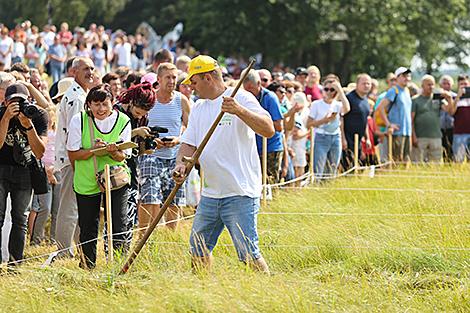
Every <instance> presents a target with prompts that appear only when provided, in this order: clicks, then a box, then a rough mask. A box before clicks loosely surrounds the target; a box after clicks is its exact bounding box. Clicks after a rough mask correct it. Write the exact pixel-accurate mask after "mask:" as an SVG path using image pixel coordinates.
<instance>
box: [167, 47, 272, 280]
mask: <svg viewBox="0 0 470 313" xmlns="http://www.w3.org/2000/svg"><path fill="white" fill-rule="evenodd" d="M183 84H190V85H191V87H192V88H193V89H194V90H195V91H196V93H197V94H198V96H199V97H200V100H198V102H197V103H196V105H195V106H194V108H193V110H192V111H191V114H190V115H189V122H188V128H187V129H186V131H185V132H184V133H183V135H182V137H181V142H182V144H181V147H180V150H179V152H178V156H177V158H176V166H175V170H174V171H175V176H174V177H175V178H174V179H175V180H176V181H177V182H182V181H183V179H184V176H185V175H186V174H187V173H185V170H186V165H185V162H184V161H183V157H191V156H192V155H193V153H194V152H195V151H196V148H197V147H198V146H199V145H200V144H201V142H202V140H203V138H204V136H205V135H206V133H207V131H208V130H209V128H210V126H211V125H212V123H213V121H214V120H215V119H216V117H217V115H218V114H219V113H220V111H223V112H225V115H224V117H223V118H222V120H221V121H220V122H219V124H218V126H217V128H216V129H215V132H214V134H213V135H212V137H211V138H210V140H209V142H208V143H207V146H206V147H205V149H204V151H203V152H202V154H201V157H200V158H199V163H200V165H201V168H202V170H203V172H204V183H203V189H202V197H201V201H200V203H199V206H198V209H197V212H196V216H195V218H194V222H193V226H192V230H191V237H190V245H191V254H192V265H193V268H194V267H196V268H198V267H200V266H203V267H210V265H211V263H212V250H213V249H214V247H215V245H216V243H217V239H218V237H219V235H220V233H221V232H222V230H223V229H224V227H227V229H228V230H229V232H230V235H231V237H232V240H233V243H234V245H235V249H236V250H237V254H238V258H239V260H240V261H242V262H245V263H247V264H249V265H250V266H252V267H253V268H254V269H256V270H259V271H263V272H266V273H269V268H268V265H267V264H266V262H265V260H264V259H263V257H262V256H261V253H260V250H259V247H258V232H257V214H258V211H259V206H260V200H259V199H260V195H261V165H260V162H259V158H258V153H257V150H256V140H255V134H259V135H261V136H265V137H271V136H273V135H274V126H273V122H272V120H271V118H270V116H269V113H268V112H267V111H265V110H264V109H263V108H262V107H261V106H260V104H259V102H258V101H257V100H256V98H255V97H254V96H253V95H252V94H250V93H249V92H247V91H245V90H239V91H238V93H237V95H236V96H235V97H234V98H232V97H230V95H231V93H232V91H233V88H226V87H225V85H224V81H223V79H222V72H221V70H220V67H219V65H218V64H217V61H215V60H214V59H213V58H211V57H209V56H204V55H201V56H198V57H196V58H194V59H193V60H191V62H190V65H189V73H188V77H187V78H186V79H185V80H184V81H183Z"/></svg>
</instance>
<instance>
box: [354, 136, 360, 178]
mask: <svg viewBox="0 0 470 313" xmlns="http://www.w3.org/2000/svg"><path fill="white" fill-rule="evenodd" d="M358 169H359V135H358V134H354V174H357V172H358Z"/></svg>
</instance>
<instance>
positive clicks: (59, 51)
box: [48, 44, 67, 66]
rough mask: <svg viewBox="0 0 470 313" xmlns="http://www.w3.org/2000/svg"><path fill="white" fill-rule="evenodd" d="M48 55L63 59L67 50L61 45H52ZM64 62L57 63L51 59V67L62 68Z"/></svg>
mask: <svg viewBox="0 0 470 313" xmlns="http://www.w3.org/2000/svg"><path fill="white" fill-rule="evenodd" d="M48 53H49V54H52V55H55V56H57V57H59V58H63V57H64V56H66V55H67V50H66V49H65V47H64V46H63V45H62V44H58V45H52V46H50V47H49V51H48ZM64 63H65V62H59V61H56V60H52V59H51V65H53V66H63V65H64Z"/></svg>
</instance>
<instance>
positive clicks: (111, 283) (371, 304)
mask: <svg viewBox="0 0 470 313" xmlns="http://www.w3.org/2000/svg"><path fill="white" fill-rule="evenodd" d="M364 174H367V172H365V173H364ZM410 176H416V177H410ZM469 186H470V166H468V165H462V166H457V165H454V166H453V167H450V166H434V167H412V168H410V169H409V170H407V171H405V170H404V168H401V169H399V171H394V172H377V173H376V176H375V177H374V178H369V177H368V176H367V175H364V176H359V177H346V178H342V179H338V180H335V181H332V182H329V183H328V184H325V185H322V186H321V187H319V189H308V188H306V189H302V190H300V191H299V190H293V189H290V190H287V191H275V194H274V198H275V201H273V202H270V203H269V205H268V206H267V207H265V208H264V207H263V208H262V214H260V215H259V219H258V221H259V233H260V245H261V248H262V252H263V254H264V257H265V258H266V260H267V261H268V263H269V265H270V267H271V271H272V273H273V275H271V276H265V275H262V274H259V273H255V272H252V271H251V270H249V269H248V268H247V267H245V266H244V265H242V264H240V263H239V262H238V261H237V260H236V253H235V251H234V249H233V246H231V241H230V238H229V236H228V234H227V233H226V232H224V233H223V236H222V237H221V239H220V241H219V245H218V246H217V248H216V249H215V251H214V256H215V261H216V263H215V266H214V269H213V271H212V272H211V273H202V274H198V275H194V274H192V273H191V270H190V263H189V254H188V244H187V242H188V234H189V230H190V226H191V221H188V222H185V223H183V224H182V225H181V228H180V230H179V231H178V232H176V233H172V232H171V231H168V230H166V229H158V230H157V231H156V232H155V233H154V235H153V237H152V239H151V241H150V243H149V244H148V245H147V246H146V247H145V248H144V250H143V251H142V253H141V255H139V257H138V259H137V260H136V262H135V264H134V266H133V267H132V268H131V270H130V272H129V273H128V274H127V275H125V276H117V275H116V274H115V273H116V272H117V271H118V270H119V266H118V265H117V264H116V265H115V266H111V267H107V266H106V264H105V261H104V257H103V252H102V249H100V250H99V256H100V260H99V265H98V267H97V269H96V270H94V271H93V272H87V271H84V270H81V269H79V268H78V266H77V263H78V262H77V260H68V261H58V262H56V263H54V264H53V266H52V267H49V268H46V269H39V268H38V267H39V266H40V264H41V261H43V260H33V261H30V262H28V263H26V264H24V265H22V266H21V267H20V270H19V273H17V274H14V275H13V274H12V275H8V274H4V275H2V276H0V286H2V292H1V293H0V303H1V305H0V311H5V312H17V311H23V312H26V311H27V312H37V311H41V312H49V311H54V312H87V313H91V312H104V311H107V312H286V311H293V312H314V311H324V312H331V311H339V312H359V311H361V312H363V311H372V312H404V311H406V312H436V311H445V312H452V311H453V312H469V311H470V292H469V282H470V209H469V207H470V192H456V191H449V190H464V191H470V188H469ZM347 188H351V189H353V188H371V189H378V188H389V189H400V190H401V191H379V190H346V189H347ZM264 213H271V214H264ZM273 213H282V214H273ZM284 213H298V214H292V215H288V214H284ZM47 251H51V248H50V247H41V248H37V249H32V248H27V255H28V256H34V255H38V254H42V253H45V252H47Z"/></svg>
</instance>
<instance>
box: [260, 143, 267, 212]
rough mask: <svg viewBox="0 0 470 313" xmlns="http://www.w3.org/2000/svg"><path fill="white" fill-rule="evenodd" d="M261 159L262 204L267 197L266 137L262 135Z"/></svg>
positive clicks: (265, 202)
mask: <svg viewBox="0 0 470 313" xmlns="http://www.w3.org/2000/svg"><path fill="white" fill-rule="evenodd" d="M261 155H262V161H263V173H262V174H263V175H262V182H263V206H264V207H265V206H266V205H267V201H268V199H267V197H268V138H266V137H263V147H262V153H261Z"/></svg>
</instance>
